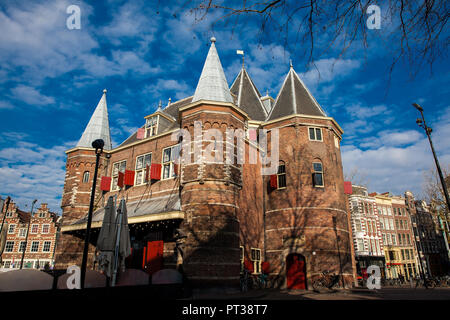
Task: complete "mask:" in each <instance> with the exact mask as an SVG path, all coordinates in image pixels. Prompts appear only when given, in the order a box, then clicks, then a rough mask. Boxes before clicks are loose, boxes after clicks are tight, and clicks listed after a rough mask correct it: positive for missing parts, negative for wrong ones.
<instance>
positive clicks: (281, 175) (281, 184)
mask: <svg viewBox="0 0 450 320" xmlns="http://www.w3.org/2000/svg"><path fill="white" fill-rule="evenodd" d="M277 179H278V181H277V186H278V189H283V188H286V164H285V163H284V161H283V160H281V161H280V162H279V164H278V173H277Z"/></svg>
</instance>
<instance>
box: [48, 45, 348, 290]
mask: <svg viewBox="0 0 450 320" xmlns="http://www.w3.org/2000/svg"><path fill="white" fill-rule="evenodd" d="M211 40H212V43H211V47H210V49H209V52H208V55H207V58H206V61H205V64H204V67H203V70H202V73H201V76H200V80H199V82H198V85H197V88H196V90H195V93H194V95H193V96H190V97H187V98H184V99H182V100H179V101H176V102H171V101H170V100H169V103H168V104H167V105H166V106H165V107H163V106H162V105H161V104H160V105H159V107H158V109H157V110H156V111H155V112H154V113H152V114H150V115H147V116H145V115H144V116H145V117H144V121H145V124H144V125H142V127H141V128H140V129H139V130H138V131H137V132H135V133H134V134H133V135H131V136H130V137H129V138H128V139H126V140H125V141H124V142H123V143H122V144H120V145H119V146H118V147H116V148H112V146H111V138H110V135H109V124H108V112H107V105H106V92H104V94H103V96H102V98H101V100H100V102H99V104H98V106H97V108H96V109H95V111H94V114H93V115H92V117H91V120H90V121H89V123H88V125H87V127H86V130H85V131H84V133H83V135H82V137H81V139H80V141H79V143H78V144H77V146H76V147H74V148H73V149H70V150H67V151H66V153H67V164H66V178H65V185H64V192H63V196H62V210H63V226H62V229H61V230H62V234H61V238H60V242H59V243H58V247H57V258H56V264H57V267H58V268H66V267H67V266H68V265H71V264H75V263H78V264H79V263H80V261H81V256H82V251H83V250H82V249H83V239H84V233H85V229H86V214H87V211H88V206H89V196H90V188H91V184H92V178H93V177H92V176H93V172H94V166H95V155H94V150H93V149H92V147H91V142H92V141H93V140H94V139H97V138H102V139H103V140H104V141H105V147H104V150H103V154H102V156H101V164H100V169H99V179H100V180H99V181H100V188H98V190H97V194H96V199H95V204H96V207H95V210H96V211H95V212H94V215H93V222H92V228H93V229H92V230H93V234H92V236H91V247H90V254H89V258H88V266H89V267H93V265H94V254H95V243H96V237H97V235H98V231H99V229H100V227H101V224H102V219H103V213H104V208H103V207H104V205H105V203H106V200H107V199H108V197H109V196H111V195H117V196H118V199H121V198H122V197H124V198H125V199H127V208H128V218H129V226H130V232H131V241H132V249H133V250H132V255H131V257H129V258H128V261H127V263H128V266H129V267H132V268H142V269H144V270H146V271H148V272H149V273H152V272H154V271H156V270H157V269H159V268H161V267H165V268H182V270H183V272H184V273H185V275H186V277H187V278H188V279H189V280H190V282H191V283H192V284H193V285H194V286H203V285H207V286H232V287H237V286H238V285H239V277H240V270H242V266H244V265H245V266H246V267H247V268H249V269H251V270H252V272H253V273H256V274H258V273H260V272H261V271H262V269H263V268H264V269H265V272H267V273H269V275H270V278H271V283H272V284H273V285H277V286H280V287H288V288H311V287H312V286H311V284H312V281H313V280H314V279H315V278H316V277H318V276H319V275H320V274H321V272H323V271H325V270H329V271H331V272H334V273H338V274H341V275H342V279H344V281H345V283H346V285H350V284H351V283H352V282H353V273H354V270H353V267H352V249H351V235H350V233H349V226H348V212H347V204H346V198H345V195H344V184H343V173H342V162H341V154H340V141H341V139H342V134H343V131H342V129H341V128H340V127H339V125H338V124H337V123H336V121H335V120H334V119H333V118H331V117H328V116H327V115H326V114H325V113H324V111H323V110H322V108H321V107H320V105H319V104H318V103H317V101H316V100H315V99H314V97H313V96H312V95H311V93H310V92H309V91H308V89H307V88H306V86H305V85H304V84H303V82H302V81H301V79H300V78H299V77H298V75H297V73H296V72H295V71H294V68H293V67H292V65H291V67H290V70H289V72H288V74H287V76H286V78H285V80H284V82H283V84H282V87H281V89H280V92H279V93H278V95H277V97H276V99H273V98H271V97H270V96H268V95H266V96H264V97H262V96H261V94H260V93H259V91H258V89H257V88H256V86H255V84H254V83H253V81H252V79H251V78H250V75H249V74H248V72H247V70H246V69H245V66H244V65H243V66H242V69H241V70H240V72H239V74H238V75H237V77H236V78H235V80H234V81H233V83H232V85H231V87H230V88H229V87H228V83H227V81H226V78H225V74H224V72H223V69H222V65H221V62H220V60H219V56H218V53H217V50H216V47H215V39H211ZM230 128H231V129H232V130H234V132H238V131H239V130H240V132H242V133H243V135H242V136H241V137H239V136H238V137H236V136H232V137H231V138H229V136H228V131H227V130H229V129H230ZM180 129H184V130H185V131H184V132H185V133H186V132H187V133H188V134H187V135H183V136H182V139H180V138H179V137H178V136H177V135H178V134H179V133H180ZM211 129H213V130H211ZM238 129H239V130H238ZM257 129H264V130H266V131H264V132H263V131H259V130H257ZM276 133H278V135H279V140H278V141H279V143H278V144H276V142H277V140H276V138H277V136H276ZM174 136H176V137H174ZM225 137H226V138H225ZM265 139H266V140H267V144H266V145H265V144H263V143H262V141H263V140H265ZM272 141H273V142H274V143H272ZM275 144H276V147H278V148H279V150H278V152H276V151H275V149H274V145H275ZM180 149H181V150H183V151H182V156H181V157H179V156H178V155H179V150H180ZM209 152H210V153H209ZM242 152H243V155H244V157H243V160H245V161H237V159H241V158H240V157H241V156H242ZM275 153H276V155H275ZM206 154H212V155H213V159H211V158H209V157H207V156H206ZM221 155H226V156H228V157H230V158H231V159H232V161H231V162H227V161H219V160H220V156H221ZM252 155H253V156H255V157H254V158H253V160H255V161H253V162H252V161H251V159H250V158H251V157H252ZM216 156H217V157H218V158H216ZM275 156H278V159H277V160H276V162H275V163H270V164H271V165H272V166H274V168H275V171H274V172H272V173H271V174H270V175H267V174H263V170H262V169H263V168H265V167H267V164H266V163H263V162H264V161H265V160H266V159H270V160H271V161H273V162H274V161H275V160H273V159H274V158H275ZM269 157H270V158H269ZM179 158H180V159H181V161H180V162H178V161H177V160H178V159H179ZM187 159H188V160H187ZM217 159H219V160H217ZM100 189H101V190H100ZM180 248H181V250H179V249H180ZM264 262H266V263H264Z"/></svg>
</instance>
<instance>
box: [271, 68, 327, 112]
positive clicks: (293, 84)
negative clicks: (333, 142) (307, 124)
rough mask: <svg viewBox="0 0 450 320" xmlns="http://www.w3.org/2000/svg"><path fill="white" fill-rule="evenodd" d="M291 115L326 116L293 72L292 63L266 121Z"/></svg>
mask: <svg viewBox="0 0 450 320" xmlns="http://www.w3.org/2000/svg"><path fill="white" fill-rule="evenodd" d="M291 114H305V115H311V116H322V117H326V116H327V115H326V114H325V112H324V111H323V109H322V108H321V107H320V105H319V104H318V103H317V101H316V99H315V98H314V97H313V96H312V94H311V92H309V90H308V88H307V87H306V86H305V84H304V83H303V81H302V80H301V79H300V77H299V76H298V74H297V73H296V72H295V70H294V67H293V66H292V61H291V62H290V69H289V72H288V74H287V76H286V78H285V79H284V82H283V85H282V86H281V89H280V92H279V93H278V96H277V99H276V100H275V104H274V106H273V108H272V110H271V111H270V114H269V116H268V118H267V120H274V119H277V118H281V117H285V116H288V115H291Z"/></svg>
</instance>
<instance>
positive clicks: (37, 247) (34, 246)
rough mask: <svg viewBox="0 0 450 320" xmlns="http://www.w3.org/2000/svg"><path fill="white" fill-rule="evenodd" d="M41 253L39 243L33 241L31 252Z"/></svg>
mask: <svg viewBox="0 0 450 320" xmlns="http://www.w3.org/2000/svg"><path fill="white" fill-rule="evenodd" d="M38 251H39V241H33V242H32V243H31V252H38Z"/></svg>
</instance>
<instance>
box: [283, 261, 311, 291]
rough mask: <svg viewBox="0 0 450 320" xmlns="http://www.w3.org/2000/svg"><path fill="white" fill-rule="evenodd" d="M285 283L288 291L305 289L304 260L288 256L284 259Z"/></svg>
mask: <svg viewBox="0 0 450 320" xmlns="http://www.w3.org/2000/svg"><path fill="white" fill-rule="evenodd" d="M286 283H287V288H288V289H303V290H304V289H306V265H305V258H304V257H303V256H302V255H300V254H290V255H288V256H287V258H286Z"/></svg>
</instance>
